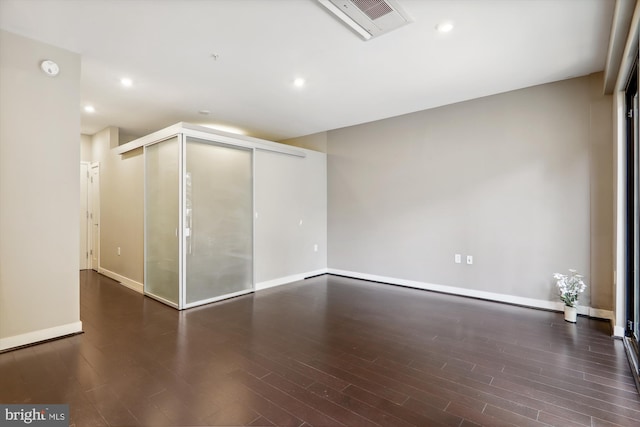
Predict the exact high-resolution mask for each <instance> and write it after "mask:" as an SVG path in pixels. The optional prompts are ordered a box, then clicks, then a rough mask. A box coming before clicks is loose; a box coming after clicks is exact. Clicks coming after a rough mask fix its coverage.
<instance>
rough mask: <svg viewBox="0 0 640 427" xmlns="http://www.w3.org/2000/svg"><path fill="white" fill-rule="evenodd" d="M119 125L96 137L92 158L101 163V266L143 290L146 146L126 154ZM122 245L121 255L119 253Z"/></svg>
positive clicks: (101, 268)
mask: <svg viewBox="0 0 640 427" xmlns="http://www.w3.org/2000/svg"><path fill="white" fill-rule="evenodd" d="M118 133H119V132H118V128H116V127H108V128H106V129H103V130H101V131H100V132H98V133H96V134H95V135H93V137H92V160H93V161H94V162H98V163H99V164H100V268H99V271H100V272H101V273H104V274H106V275H108V276H110V277H112V278H114V279H116V280H118V281H121V282H122V283H124V284H126V285H127V286H129V287H131V288H133V289H136V290H138V291H142V283H143V281H144V278H143V275H144V229H143V226H144V163H143V157H142V149H138V150H135V151H132V152H129V153H126V154H124V155H122V156H121V155H119V154H117V153H115V152H114V151H113V148H115V147H117V146H118V141H119V137H118ZM118 248H120V255H118Z"/></svg>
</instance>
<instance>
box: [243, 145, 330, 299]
mask: <svg viewBox="0 0 640 427" xmlns="http://www.w3.org/2000/svg"><path fill="white" fill-rule="evenodd" d="M301 151H304V152H305V153H306V155H307V157H306V158H299V157H293V156H289V155H284V154H278V153H273V152H265V151H259V150H258V151H256V155H255V210H256V212H257V213H258V218H257V219H256V221H255V269H256V287H257V288H258V289H260V288H264V287H268V286H273V285H277V284H281V283H286V282H291V281H293V280H298V279H301V278H304V277H305V276H307V275H309V274H320V273H324V272H326V267H327V163H326V155H325V154H323V153H318V152H316V151H311V150H301ZM314 245H317V251H316V250H315V248H314ZM291 276H294V277H291ZM296 276H297V277H296Z"/></svg>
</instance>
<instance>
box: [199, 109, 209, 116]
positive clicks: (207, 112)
mask: <svg viewBox="0 0 640 427" xmlns="http://www.w3.org/2000/svg"><path fill="white" fill-rule="evenodd" d="M198 114H202V115H203V116H206V115H208V114H211V111H209V110H200V111H198Z"/></svg>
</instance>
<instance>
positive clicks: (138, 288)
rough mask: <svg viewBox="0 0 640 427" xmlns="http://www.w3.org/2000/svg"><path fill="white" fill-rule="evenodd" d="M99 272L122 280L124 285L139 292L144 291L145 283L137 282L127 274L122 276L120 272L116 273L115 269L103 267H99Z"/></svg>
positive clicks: (119, 280) (118, 280)
mask: <svg viewBox="0 0 640 427" xmlns="http://www.w3.org/2000/svg"><path fill="white" fill-rule="evenodd" d="M98 273H100V274H103V275H105V276H107V277H109V278H111V279H113V280H115V281H116V282H120V284H121V285H122V286H125V287H127V288H129V289H132V290H134V291H136V292H138V293H144V285H143V284H142V283H140V282H136V281H135V280H132V279H129V278H128V277H125V276H121V275H119V274H118V273H114V272H113V271H109V270H107V269H106V268H102V267H98Z"/></svg>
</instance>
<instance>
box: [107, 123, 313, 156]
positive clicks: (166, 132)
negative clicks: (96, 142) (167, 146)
mask: <svg viewBox="0 0 640 427" xmlns="http://www.w3.org/2000/svg"><path fill="white" fill-rule="evenodd" d="M177 134H185V135H188V136H193V137H196V138H198V137H199V138H205V139H208V140H210V141H218V142H222V143H227V144H231V145H237V146H241V147H246V148H255V149H257V150H264V151H275V152H277V153H282V154H288V155H290V156H296V157H306V156H307V155H306V153H305V150H304V149H298V148H291V146H288V145H286V144H280V143H278V142H273V141H267V140H266V139H259V138H253V137H251V136H246V135H240V134H235V133H230V132H224V131H220V130H214V129H211V128H208V127H205V126H199V125H192V124H189V123H185V122H180V123H176V124H175V125H172V126H169V127H167V128H164V129H161V130H159V131H157V132H154V133H152V134H149V135H146V136H143V137H142V138H138V139H135V140H133V141H131V142H127V143H126V144H122V145H119V146H118V147H116V148H114V151H115V152H116V153H117V154H124V153H126V152H129V151H131V150H135V149H136V148H140V147H143V146H145V145H149V144H153V143H156V142H159V141H160V140H164V139H167V138H169V137H171V136H174V135H177ZM212 137H215V138H213V139H212Z"/></svg>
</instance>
